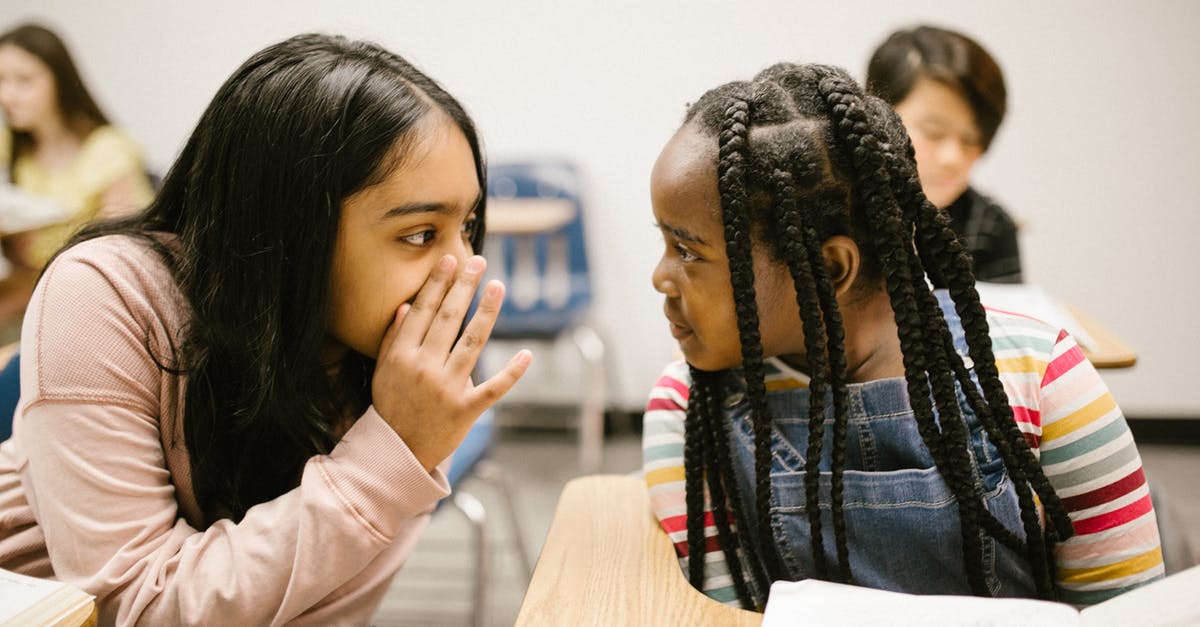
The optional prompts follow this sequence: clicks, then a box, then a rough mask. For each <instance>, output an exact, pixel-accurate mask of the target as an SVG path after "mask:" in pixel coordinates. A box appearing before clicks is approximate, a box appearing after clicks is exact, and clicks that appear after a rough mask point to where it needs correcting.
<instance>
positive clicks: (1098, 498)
mask: <svg viewBox="0 0 1200 627" xmlns="http://www.w3.org/2000/svg"><path fill="white" fill-rule="evenodd" d="M1145 484H1146V477H1145V475H1143V474H1142V469H1141V468H1138V469H1137V470H1134V471H1133V472H1131V473H1129V474H1128V475H1127V476H1125V477H1124V478H1123V479H1120V480H1118V481H1116V482H1113V483H1110V484H1108V485H1106V486H1102V487H1100V488H1096V489H1095V490H1092V491H1091V492H1085V493H1083V494H1077V495H1075V496H1069V497H1067V498H1065V499H1063V500H1062V502H1063V505H1065V506H1066V507H1067V509H1069V510H1071V511H1075V512H1077V511H1079V510H1084V509H1087V508H1089V507H1095V506H1097V505H1103V504H1104V503H1108V502H1109V501H1115V500H1116V499H1118V498H1120V497H1122V496H1125V495H1126V494H1129V493H1130V492H1133V491H1134V490H1136V489H1138V488H1140V487H1142V486H1143V485H1145Z"/></svg>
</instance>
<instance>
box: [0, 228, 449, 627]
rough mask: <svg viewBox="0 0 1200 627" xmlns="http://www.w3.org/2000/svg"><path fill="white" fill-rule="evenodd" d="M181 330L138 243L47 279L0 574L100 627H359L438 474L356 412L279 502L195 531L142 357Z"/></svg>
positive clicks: (160, 378) (164, 409) (164, 405)
mask: <svg viewBox="0 0 1200 627" xmlns="http://www.w3.org/2000/svg"><path fill="white" fill-rule="evenodd" d="M184 316H185V308H184V306H183V305H182V300H181V295H180V293H179V291H178V289H177V288H176V286H175V282H174V280H173V279H172V277H171V275H170V274H169V272H168V270H167V269H166V267H165V266H164V265H163V263H162V261H161V260H160V259H159V258H158V256H157V255H156V254H155V253H154V252H153V251H151V250H150V249H149V248H148V247H147V246H146V245H145V244H144V243H139V242H137V241H136V240H132V239H130V238H126V237H118V236H110V237H103V238H100V239H96V240H92V241H90V242H87V243H84V244H80V245H78V246H76V247H74V248H72V249H70V250H69V251H68V252H66V253H65V254H63V255H62V256H61V257H59V258H58V259H57V260H55V261H54V263H53V264H52V265H51V266H50V268H49V269H48V270H47V272H46V274H45V276H44V277H43V278H42V280H41V282H40V283H39V285H38V288H37V291H36V292H35V293H34V296H33V300H32V302H31V304H30V308H29V311H28V313H27V315H26V318H25V325H24V328H23V334H22V338H21V402H20V405H19V406H18V408H17V415H16V421H15V424H14V425H13V427H14V435H13V437H12V438H11V439H10V440H8V441H6V442H4V444H3V445H2V446H0V566H2V567H4V568H8V569H10V570H15V571H19V572H23V573H28V574H33V575H39V576H54V577H56V578H58V579H62V580H64V581H69V582H71V583H73V584H75V585H76V586H79V587H81V588H83V589H85V590H87V591H88V592H90V593H92V594H94V595H96V599H97V602H98V605H99V608H100V623H101V624H104V625H107V624H134V623H144V624H151V625H176V624H210V625H216V624H225V625H235V624H236V625H266V624H271V625H276V624H285V623H286V624H292V625H332V624H366V623H368V622H369V621H370V619H371V616H372V615H373V613H374V611H375V609H376V607H377V606H378V605H379V603H380V601H381V599H382V597H383V595H384V592H385V591H386V590H387V587H388V584H389V583H390V582H391V580H392V577H393V576H394V575H395V573H396V571H397V570H399V568H400V566H401V565H402V564H403V563H404V560H405V558H406V557H407V556H408V554H409V553H410V552H411V550H412V548H413V546H414V544H415V543H416V541H417V537H418V536H419V535H420V532H421V531H422V529H423V528H424V527H425V525H426V523H427V522H428V518H429V516H428V513H429V511H430V510H431V508H432V507H433V506H434V505H435V504H436V503H437V501H438V499H440V498H442V497H444V496H446V495H447V494H448V493H449V485H448V484H447V482H446V478H445V476H444V475H443V474H442V472H441V471H440V470H435V471H434V472H433V473H432V474H431V473H428V472H426V471H425V470H424V469H423V468H422V467H421V465H420V464H419V463H418V462H417V460H416V458H415V457H414V456H413V454H412V453H411V452H410V451H409V449H408V447H407V446H406V445H405V444H404V442H403V441H402V440H401V439H400V437H399V436H397V435H396V433H395V432H394V431H393V430H392V429H391V428H390V427H388V425H387V424H386V423H385V422H384V421H383V419H382V418H381V417H380V416H379V415H378V414H377V413H376V412H375V410H374V408H370V409H368V410H367V412H366V413H365V414H363V415H362V416H361V417H360V418H359V419H358V420H357V422H356V423H355V424H354V426H353V427H351V428H350V430H349V431H348V432H347V433H346V434H345V436H344V437H343V438H342V440H341V441H340V442H339V443H338V444H337V446H336V447H335V448H334V450H333V452H332V453H331V454H329V455H322V456H317V457H313V458H312V459H310V460H309V461H308V463H307V464H306V465H305V467H304V472H303V476H302V478H301V480H300V484H299V485H298V486H297V487H295V488H294V489H293V490H291V491H290V492H288V493H286V494H284V495H282V496H280V497H279V498H276V499H275V500H273V501H270V502H267V503H262V504H260V505H258V506H255V507H253V508H251V509H250V510H249V511H248V512H247V513H246V516H245V518H244V519H243V520H242V521H241V522H240V523H237V524H234V523H233V522H231V521H230V520H219V521H217V522H215V523H213V524H212V525H211V526H209V527H208V528H207V529H205V530H204V531H198V530H197V529H199V528H201V527H203V526H204V525H203V521H204V516H203V514H202V513H201V511H200V509H199V508H198V507H197V505H196V499H195V495H194V493H193V491H192V486H191V479H190V477H189V469H190V465H189V461H188V454H187V450H186V448H185V447H184V443H183V425H182V420H181V417H182V408H181V403H182V399H183V398H184V395H183V389H184V384H185V381H184V380H183V379H182V378H180V377H176V376H172V375H170V374H168V373H166V372H164V371H162V370H161V369H159V368H158V367H157V366H156V365H155V363H154V361H153V360H152V358H151V355H152V354H155V355H159V356H163V355H169V354H170V353H169V352H168V350H169V349H168V347H169V346H170V342H169V339H170V340H172V341H174V343H175V345H178V341H177V340H178V331H179V329H180V327H181V324H182V323H183V322H184ZM148 348H149V351H148V350H147V349H148Z"/></svg>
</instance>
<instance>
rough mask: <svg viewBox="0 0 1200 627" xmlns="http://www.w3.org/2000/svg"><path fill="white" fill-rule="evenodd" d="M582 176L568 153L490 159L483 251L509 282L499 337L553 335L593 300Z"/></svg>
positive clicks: (496, 271)
mask: <svg viewBox="0 0 1200 627" xmlns="http://www.w3.org/2000/svg"><path fill="white" fill-rule="evenodd" d="M579 178H580V177H579V173H578V170H577V169H576V168H575V166H574V165H572V164H570V163H567V162H565V161H538V162H523V163H503V164H492V165H489V166H488V241H487V244H486V248H485V251H484V255H485V256H487V258H488V262H489V268H490V271H489V273H490V274H491V276H495V277H497V278H500V279H502V280H503V281H504V282H505V283H506V284H507V286H508V296H507V297H506V298H505V303H504V308H503V309H502V310H501V311H500V316H499V318H498V319H497V321H496V328H495V331H493V335H494V336H495V337H518V336H520V337H530V336H534V337H536V336H553V335H556V334H558V333H559V332H561V331H563V330H564V329H567V328H569V327H570V326H572V325H573V324H575V323H576V322H577V321H578V320H579V318H580V317H581V316H582V315H583V314H584V312H585V311H586V310H587V307H588V306H589V305H590V304H591V300H592V285H591V275H590V272H589V265H588V256H587V245H586V241H585V237H584V220H583V206H582V202H581V200H580V198H581V194H580V181H579Z"/></svg>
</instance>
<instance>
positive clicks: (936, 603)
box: [762, 579, 1080, 627]
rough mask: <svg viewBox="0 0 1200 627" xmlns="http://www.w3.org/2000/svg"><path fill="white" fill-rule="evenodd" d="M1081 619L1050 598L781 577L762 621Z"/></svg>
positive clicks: (909, 623) (921, 625)
mask: <svg viewBox="0 0 1200 627" xmlns="http://www.w3.org/2000/svg"><path fill="white" fill-rule="evenodd" d="M1079 624H1080V617H1079V612H1078V611H1076V610H1075V608H1073V607H1071V606H1069V605H1065V604H1062V603H1053V602H1050V601H1037V600H1032V599H991V598H981V597H970V596H948V595H915V594H903V593H900V592H888V591H886V590H875V589H872V588H863V587H859V586H848V585H845V584H838V583H830V582H828V581H820V580H816V579H806V580H804V581H777V582H775V583H774V584H773V585H772V586H771V594H770V596H769V597H768V599H767V608H766V612H765V613H764V615H763V623H762V627H796V626H803V625H821V626H824V625H839V626H840V625H846V626H857V625H861V626H862V627H868V626H870V627H935V626H938V627H940V626H942V625H965V626H971V627H1072V626H1075V625H1079Z"/></svg>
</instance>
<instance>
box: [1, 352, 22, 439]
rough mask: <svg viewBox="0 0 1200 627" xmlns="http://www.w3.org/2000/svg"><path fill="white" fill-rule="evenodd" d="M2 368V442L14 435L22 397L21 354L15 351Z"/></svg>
mask: <svg viewBox="0 0 1200 627" xmlns="http://www.w3.org/2000/svg"><path fill="white" fill-rule="evenodd" d="M6 359H7V361H5V362H3V363H4V368H3V370H0V442H3V441H4V440H7V439H8V438H9V437H11V436H12V425H13V417H14V415H15V414H16V413H17V401H19V400H20V399H21V356H20V355H19V354H17V353H13V354H12V357H8V358H6Z"/></svg>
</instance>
